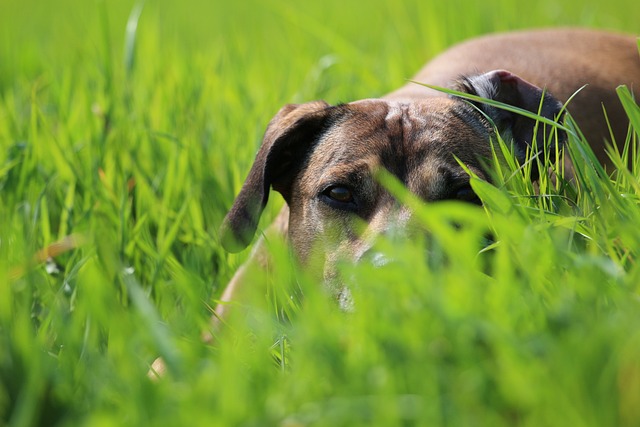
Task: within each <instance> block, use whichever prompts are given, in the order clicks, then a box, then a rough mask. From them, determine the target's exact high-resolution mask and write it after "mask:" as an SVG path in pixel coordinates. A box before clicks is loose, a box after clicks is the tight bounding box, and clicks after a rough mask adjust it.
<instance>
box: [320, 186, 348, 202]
mask: <svg viewBox="0 0 640 427" xmlns="http://www.w3.org/2000/svg"><path fill="white" fill-rule="evenodd" d="M325 194H326V195H327V196H328V197H329V198H330V199H331V200H335V201H336V202H340V203H350V202H353V193H351V190H349V189H348V188H347V187H341V186H338V185H336V186H335V187H329V188H327V189H326V190H325Z"/></svg>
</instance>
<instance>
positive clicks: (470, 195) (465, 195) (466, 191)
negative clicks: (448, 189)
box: [454, 185, 480, 204]
mask: <svg viewBox="0 0 640 427" xmlns="http://www.w3.org/2000/svg"><path fill="white" fill-rule="evenodd" d="M454 197H455V199H456V200H460V201H463V202H469V203H476V204H480V199H479V198H478V196H477V195H476V193H475V192H474V191H473V189H472V188H471V186H470V185H464V186H462V187H460V188H458V189H457V190H456V192H455V194H454Z"/></svg>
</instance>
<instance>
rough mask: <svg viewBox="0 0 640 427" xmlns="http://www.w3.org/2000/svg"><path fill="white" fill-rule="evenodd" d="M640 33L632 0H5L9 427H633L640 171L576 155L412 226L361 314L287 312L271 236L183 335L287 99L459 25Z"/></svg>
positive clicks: (321, 90) (458, 32)
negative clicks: (248, 297) (259, 264)
mask: <svg viewBox="0 0 640 427" xmlns="http://www.w3.org/2000/svg"><path fill="white" fill-rule="evenodd" d="M638 16H640V2H637V1H636V0H611V1H608V2H600V1H584V0H581V1H578V0H567V1H560V2H559V1H558V0H553V1H551V0H540V1H537V2H514V1H512V0H503V1H500V0H495V1H486V2H482V3H480V2H473V1H469V0H449V1H446V2H444V1H436V0H433V1H428V0H427V1H425V0H419V1H418V0H416V1H404V2H400V1H398V2H391V1H388V2H387V1H379V0H373V1H371V0H370V1H351V2H347V1H337V0H325V1H322V2H288V1H282V0H267V1H259V0H247V1H242V2H231V1H224V2H223V1H213V2H205V1H198V0H185V1H182V2H171V1H168V0H149V1H147V2H146V3H144V6H143V7H142V3H134V2H132V1H125V0H113V1H109V2H107V1H97V0H90V1H84V2H81V1H71V0H60V1H56V2H44V1H36V0H22V1H17V0H0V425H12V426H29V425H47V426H49V425H61V426H71V425H73V426H77V425H97V426H110V425H113V426H124V425H132V426H140V425H181V426H182V425H222V426H231V425H239V426H240V425H241V426H253V425H256V426H258V425H260V426H262V425H279V426H288V427H292V426H321V425H330V426H358V425H363V426H365V425H366V426H373V425H379V426H396V425H397V426H400V425H402V426H417V425H425V426H437V425H491V426H498V425H532V426H533V425H535V426H538V425H593V426H603V425H625V426H631V425H638V424H639V423H640V359H639V358H638V354H639V350H640V307H639V305H640V303H639V299H638V284H639V283H640V271H639V268H638V264H637V261H636V257H637V254H638V251H639V250H640V228H639V227H638V224H640V208H639V207H638V196H639V194H640V186H639V184H638V170H637V169H636V168H635V167H634V168H632V170H631V171H630V172H629V173H618V174H616V175H614V176H613V178H612V179H609V178H607V177H606V176H605V175H604V174H603V173H601V171H598V170H597V168H596V167H594V166H593V165H590V163H589V161H590V160H591V158H590V156H589V153H588V150H586V151H585V150H584V147H583V146H582V145H581V141H579V140H577V139H575V138H572V140H571V147H572V152H573V154H574V156H575V158H576V164H577V165H578V170H579V175H578V180H577V183H576V187H575V188H574V187H570V188H564V187H561V186H556V185H554V184H553V183H551V182H542V183H541V188H542V192H543V193H544V194H547V196H544V197H535V196H534V190H533V187H532V186H531V184H530V183H529V182H527V180H526V179H524V178H523V177H522V176H519V175H517V174H516V175H513V176H512V174H511V173H510V171H503V176H502V177H501V176H497V178H496V186H490V185H487V184H483V183H480V182H478V183H475V185H476V188H477V190H478V192H479V194H480V195H481V197H482V198H483V200H484V201H485V208H484V209H482V208H477V207H470V206H460V205H457V204H451V203H449V204H437V205H432V206H427V207H424V206H418V207H416V209H417V210H418V212H419V216H420V218H421V221H423V222H424V224H425V226H426V227H427V228H429V230H430V231H431V233H432V239H431V240H430V241H429V242H420V241H418V242H403V243H402V244H396V245H395V246H394V247H392V248H391V249H389V250H393V251H395V252H398V253H399V254H400V256H399V257H398V258H399V259H402V260H403V263H402V264H400V265H393V266H390V267H389V268H387V269H384V270H379V271H375V272H373V271H367V270H366V268H365V269H360V270H357V271H353V272H352V274H353V275H355V277H357V278H358V280H357V282H358V283H359V286H358V287H357V288H356V289H355V291H354V293H355V295H354V297H355V299H356V301H357V310H356V311H355V312H354V313H351V314H345V313H341V312H338V311H337V310H336V308H335V307H334V306H333V305H332V303H331V302H330V301H327V299H326V298H325V297H324V296H323V295H322V293H321V292H319V290H318V287H317V286H316V285H317V284H314V283H309V281H308V280H306V279H305V278H304V277H303V276H301V277H299V279H298V285H299V286H300V287H301V288H302V289H303V290H304V293H305V302H304V303H301V302H300V301H298V300H297V299H294V300H291V299H290V298H289V297H288V296H289V294H291V293H295V292H293V291H296V290H295V289H291V288H288V287H286V286H283V285H282V284H283V283H287V281H286V278H287V277H288V275H289V274H290V271H289V269H290V267H289V265H290V263H289V261H288V257H287V254H286V250H285V249H283V248H280V247H278V245H277V244H275V243H274V248H273V250H274V253H275V257H276V259H277V260H278V262H277V263H276V265H275V267H274V271H273V272H272V273H271V275H270V276H269V277H264V276H262V275H260V276H258V275H257V276H256V277H255V281H256V283H258V282H266V285H267V288H266V289H268V292H267V294H266V295H265V294H264V293H260V294H259V295H257V298H256V302H255V304H253V305H252V306H251V310H249V314H248V315H247V316H246V317H244V316H243V317H242V318H241V319H238V320H237V321H236V322H235V323H234V324H233V325H230V326H229V328H228V329H227V332H226V333H224V334H222V335H221V336H220V337H218V340H217V342H216V343H215V344H212V345H207V344H204V343H202V342H201V340H200V336H201V333H202V332H203V331H206V330H207V328H208V318H209V315H210V310H211V307H212V306H213V305H214V304H215V299H216V297H217V296H218V295H219V294H220V292H221V290H222V289H223V287H224V285H225V284H226V282H227V281H228V280H229V278H230V276H231V275H232V274H233V271H234V270H235V268H236V267H237V266H238V265H239V263H240V262H241V261H242V260H243V259H244V258H245V257H246V255H247V254H246V253H242V254H239V255H234V256H231V255H228V254H226V253H224V252H223V251H222V249H221V248H220V246H219V244H218V242H217V231H216V230H217V227H218V225H219V223H220V221H221V219H222V217H223V215H224V214H225V213H226V209H227V208H228V207H229V206H230V204H231V202H232V200H233V196H234V194H236V193H237V191H238V190H239V187H240V185H241V183H242V180H243V179H244V176H245V174H246V172H247V170H248V168H249V166H250V164H251V162H252V159H253V155H254V153H255V151H256V149H257V147H258V145H259V143H260V140H261V136H262V132H263V131H264V128H265V126H266V123H267V122H268V120H269V119H270V118H271V117H272V116H273V115H274V114H275V112H276V111H277V110H278V109H279V107H280V106H281V105H282V104H285V103H287V102H301V101H308V100H313V99H318V98H322V99H325V100H327V101H328V102H331V103H336V102H341V101H349V100H353V99H357V98H364V97H373V96H378V95H382V94H384V93H385V92H387V91H390V90H391V89H393V88H396V87H398V86H399V85H401V84H403V83H404V81H405V80H406V79H407V78H410V77H411V76H412V75H413V73H414V72H415V71H416V70H417V69H418V68H419V67H420V65H422V64H423V63H424V62H425V60H426V59H428V58H430V57H432V56H433V55H435V54H436V53H437V52H439V51H441V50H442V49H444V48H445V47H447V46H449V45H451V44H452V43H454V42H456V41H459V40H462V39H465V38H468V37H471V36H474V35H478V34H483V33H487V32H491V31H499V30H511V29H517V28H526V27H539V26H559V25H580V26H589V27H598V28H609V29H615V30H621V31H627V32H637V30H638V27H637V25H638V21H637V17H638ZM603 65H606V64H603ZM628 105H629V108H630V110H632V111H634V112H633V114H635V116H634V118H635V129H640V120H639V119H638V115H640V114H639V113H638V109H637V107H636V108H635V110H634V109H633V107H634V105H633V103H632V102H629V103H628ZM636 138H637V134H633V133H632V134H630V140H629V143H630V144H629V146H630V147H634V145H633V142H635V141H636ZM580 147H582V150H581V149H579V148H580ZM631 154H633V153H631ZM397 191H399V192H400V193H402V191H401V190H397ZM403 197H406V195H405V196H403ZM270 203H271V204H270V207H269V210H268V212H267V214H266V215H265V218H264V224H267V223H268V221H269V220H270V218H271V217H272V216H273V214H274V213H275V212H276V211H277V209H278V208H279V206H280V205H281V203H282V202H281V200H280V199H279V197H272V201H271V202H270ZM452 220H455V221H456V222H457V223H458V224H463V225H464V226H463V227H461V228H456V227H452V226H450V225H449V224H451V222H452ZM488 233H489V234H491V235H493V236H494V238H495V243H494V244H492V245H490V246H486V245H483V244H481V241H482V237H483V236H485V235H487V234H488ZM60 241H62V248H61V247H60V246H51V245H53V244H54V243H55V242H60ZM381 244H382V245H384V244H385V243H384V242H381ZM425 245H428V249H429V261H428V262H426V263H425V261H424V259H423V255H422V254H423V253H424V246H425ZM65 246H66V247H65ZM42 248H49V251H50V252H49V253H46V252H44V253H43V252H39V251H40V250H41V249H42ZM57 249H69V250H67V251H65V252H62V253H60V254H57V256H56V257H55V258H52V259H51V258H50V259H48V260H46V259H47V255H48V254H55V252H56V250H57ZM345 268H347V267H345ZM274 307H275V308H274ZM283 312H284V313H286V314H287V315H288V317H293V318H294V319H293V321H292V322H286V321H284V320H282V319H281V317H282V316H280V314H281V313H283ZM158 355H161V356H163V358H164V359H165V360H166V361H167V364H168V367H169V372H168V374H167V376H166V377H164V378H163V379H162V380H161V381H151V380H149V379H148V378H147V376H146V374H147V370H148V368H149V365H150V363H151V362H152V361H153V360H154V358H155V357H156V356H158Z"/></svg>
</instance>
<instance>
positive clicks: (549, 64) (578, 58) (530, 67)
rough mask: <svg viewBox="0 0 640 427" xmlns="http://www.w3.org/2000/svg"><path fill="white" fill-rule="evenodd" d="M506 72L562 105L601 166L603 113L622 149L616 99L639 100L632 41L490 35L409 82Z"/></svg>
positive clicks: (413, 92)
mask: <svg viewBox="0 0 640 427" xmlns="http://www.w3.org/2000/svg"><path fill="white" fill-rule="evenodd" d="M494 69H505V70H509V71H510V72H512V73H514V74H517V75H519V76H520V77H522V78H523V79H524V80H527V81H529V82H531V83H533V84H534V85H536V86H539V87H543V88H546V89H547V90H548V91H549V92H550V93H551V94H552V95H553V96H554V97H556V98H557V99H558V100H560V101H562V102H566V101H567V100H569V98H570V97H571V96H572V95H573V94H574V93H575V92H576V91H579V90H580V89H581V88H582V87H583V86H585V87H584V89H582V90H580V92H579V93H578V94H577V95H576V96H575V97H574V98H573V99H572V100H571V102H570V104H568V110H569V111H570V112H571V115H572V116H573V118H574V119H575V120H576V122H577V123H578V125H579V126H580V129H581V130H582V131H583V132H584V134H585V135H586V137H587V140H588V141H589V142H590V143H591V145H592V147H593V149H594V151H595V152H596V154H597V156H598V158H599V160H600V161H601V162H603V163H607V156H606V154H605V152H604V145H603V144H602V141H603V140H604V139H607V140H611V137H610V133H609V127H608V125H607V122H606V119H605V116H604V113H603V111H602V107H603V106H604V108H605V109H606V112H607V116H608V117H609V119H610V123H611V126H612V130H613V133H614V136H615V139H616V142H617V143H619V144H620V143H623V142H624V139H625V136H626V132H627V126H628V119H627V116H626V115H625V113H624V111H623V108H622V105H621V103H620V101H619V99H618V97H617V94H616V91H615V89H616V87H618V86H619V85H621V84H624V85H627V86H628V87H629V89H630V90H632V91H633V93H634V94H635V96H636V99H638V97H640V55H639V53H638V42H637V39H636V38H635V37H633V36H627V35H621V34H615V33H610V32H604V31H594V30H586V29H553V30H534V31H520V32H511V33H505V34H492V35H488V36H484V37H480V38H476V39H472V40H470V41H467V42H464V43H461V44H459V45H457V46H454V47H452V48H451V49H449V50H447V51H445V52H444V53H442V54H440V55H439V56H437V57H435V58H434V59H433V60H432V61H430V62H429V63H428V64H427V65H426V66H425V67H424V68H423V69H422V70H420V72H419V73H418V74H417V75H416V76H415V77H414V79H413V80H415V81H418V82H422V83H427V84H431V85H436V86H445V87H446V86H450V85H451V82H452V81H454V80H456V79H457V78H459V77H460V76H463V75H469V74H474V73H483V72H487V71H490V70H494ZM429 95H431V96H442V94H440V93H437V92H435V91H431V90H430V89H427V88H424V87H421V86H419V85H416V84H408V85H406V86H404V87H402V88H401V89H399V90H397V91H395V92H392V93H391V94H389V95H388V96H387V98H390V99H399V98H402V99H416V98H420V97H424V96H429Z"/></svg>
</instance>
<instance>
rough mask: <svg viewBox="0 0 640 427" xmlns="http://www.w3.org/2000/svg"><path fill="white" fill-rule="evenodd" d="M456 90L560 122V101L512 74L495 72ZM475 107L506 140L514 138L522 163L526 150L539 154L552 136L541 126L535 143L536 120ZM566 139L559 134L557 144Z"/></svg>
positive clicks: (463, 83)
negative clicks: (544, 142) (546, 140)
mask: <svg viewBox="0 0 640 427" xmlns="http://www.w3.org/2000/svg"><path fill="white" fill-rule="evenodd" d="M457 86H458V87H457V88H456V89H458V90H460V91H462V92H466V93H469V94H472V95H477V96H480V97H483V98H488V99H493V100H496V101H499V102H502V103H504V104H508V105H511V106H514V107H519V108H521V109H524V110H527V111H530V112H532V113H536V114H539V115H540V116H542V117H544V118H547V119H551V120H556V119H560V117H558V115H559V114H560V112H561V111H562V103H561V102H560V101H558V100H557V99H555V98H554V97H553V96H552V95H551V94H549V93H548V92H546V91H544V90H543V89H541V88H539V87H537V86H535V85H533V84H531V83H529V82H527V81H526V80H523V79H522V78H520V77H518V76H516V75H515V74H512V73H510V72H509V71H505V70H495V71H490V72H488V73H485V74H479V75H476V76H467V77H462V78H461V79H460V80H459V81H458V85H457ZM474 104H475V105H476V106H477V107H478V108H479V109H480V110H481V111H483V112H484V113H485V114H486V115H487V117H489V118H490V119H491V120H492V121H493V123H494V124H495V125H496V127H497V129H498V132H499V133H500V135H501V136H502V137H503V138H505V140H506V139H507V138H509V137H512V138H513V141H514V144H515V147H516V150H517V151H516V154H517V155H518V157H519V158H520V160H523V159H524V155H525V153H526V150H527V147H532V149H533V150H535V152H536V153H537V152H539V151H540V150H542V146H543V145H542V144H543V141H544V139H545V138H548V137H549V134H550V132H551V129H550V126H543V125H542V124H540V125H539V126H538V130H537V133H536V140H535V141H533V136H534V127H535V123H536V122H535V120H532V119H530V118H528V117H525V116H522V115H520V114H516V113H511V112H509V111H506V110H503V109H500V108H497V107H493V106H490V105H487V104H483V103H480V102H478V103H474ZM565 139H566V134H565V133H564V132H561V131H558V142H560V143H563V142H564V140H565Z"/></svg>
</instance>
